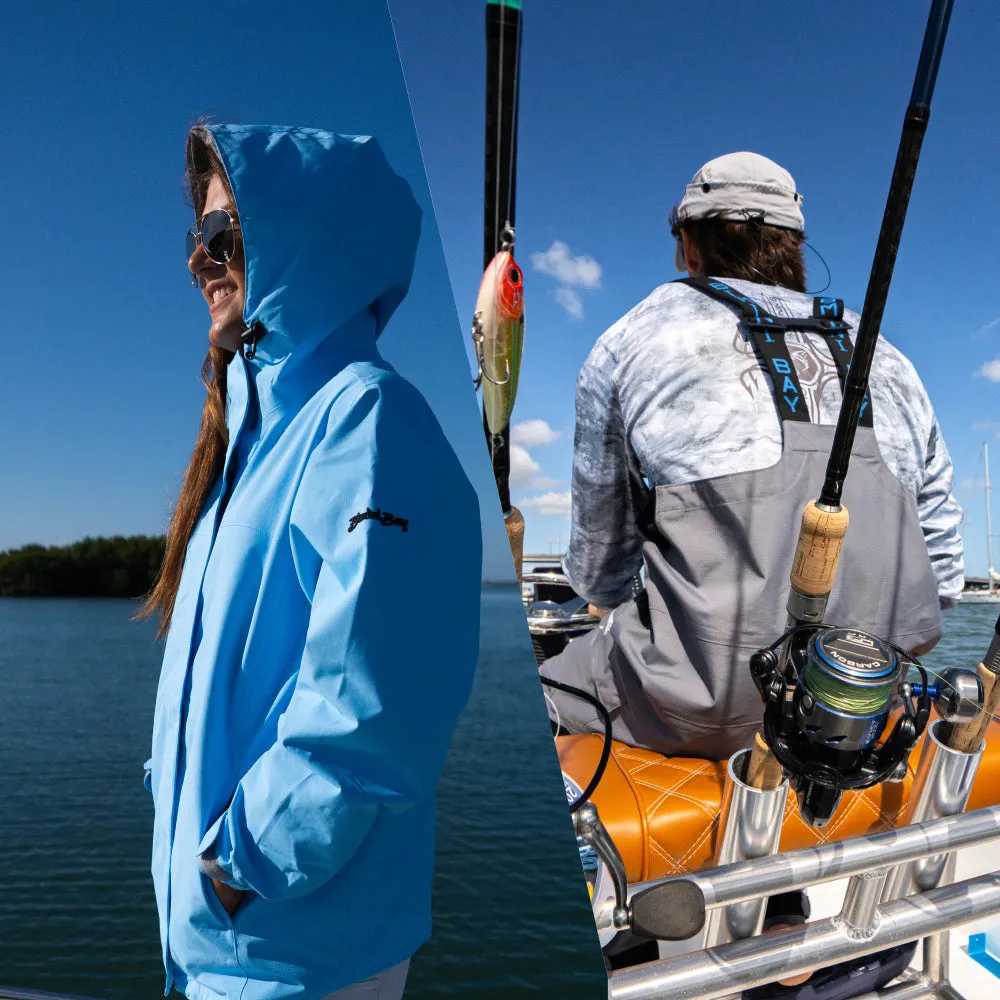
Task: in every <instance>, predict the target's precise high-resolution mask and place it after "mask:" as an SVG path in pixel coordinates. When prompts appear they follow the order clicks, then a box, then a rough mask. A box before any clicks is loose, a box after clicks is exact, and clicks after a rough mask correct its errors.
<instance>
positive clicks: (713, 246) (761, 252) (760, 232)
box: [670, 205, 806, 292]
mask: <svg viewBox="0 0 1000 1000" xmlns="http://www.w3.org/2000/svg"><path fill="white" fill-rule="evenodd" d="M681 230H683V231H684V232H685V233H687V235H688V239H690V240H691V242H692V243H694V245H695V247H696V249H697V250H698V254H699V256H700V257H701V272H702V274H704V275H706V276H707V277H712V278H743V279H745V280H746V281H756V282H758V283H761V284H765V285H782V286H783V287H785V288H790V289H792V290H793V291H796V292H804V291H805V290H806V264H805V260H804V258H803V254H802V246H803V244H804V243H805V240H806V237H805V233H799V232H796V231H795V230H794V229H782V228H781V227H779V226H765V225H763V224H762V223H760V222H758V221H756V220H754V219H749V220H748V221H746V222H743V221H736V220H733V219H725V218H721V217H720V216H718V215H710V216H706V217H705V218H703V219H689V220H686V221H683V222H682V221H681V220H680V218H679V217H678V215H677V206H676V205H675V206H674V207H673V208H672V209H671V211H670V232H671V233H672V234H673V237H674V239H675V240H679V239H680V238H681Z"/></svg>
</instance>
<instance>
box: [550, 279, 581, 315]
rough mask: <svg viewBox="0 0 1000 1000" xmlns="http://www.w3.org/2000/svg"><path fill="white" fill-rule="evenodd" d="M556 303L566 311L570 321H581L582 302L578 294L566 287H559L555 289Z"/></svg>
mask: <svg viewBox="0 0 1000 1000" xmlns="http://www.w3.org/2000/svg"><path fill="white" fill-rule="evenodd" d="M556 302H558V303H559V305H561V306H562V307H563V309H565V310H566V312H567V314H568V315H569V317H570V319H583V300H582V299H581V298H580V294H579V292H577V291H575V290H574V289H572V288H570V287H569V286H567V285H560V286H559V287H558V288H557V289H556Z"/></svg>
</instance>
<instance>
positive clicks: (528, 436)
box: [510, 420, 562, 448]
mask: <svg viewBox="0 0 1000 1000" xmlns="http://www.w3.org/2000/svg"><path fill="white" fill-rule="evenodd" d="M560 437H562V435H561V434H560V433H559V431H554V430H553V429H552V428H551V427H549V425H548V424H547V423H546V422H545V421H544V420H522V421H521V422H520V423H519V424H514V426H513V427H511V429H510V439H511V441H513V442H514V444H519V445H522V446H523V447H525V448H541V447H542V445H546V444H552V442H553V441H556V440H558V439H559V438H560Z"/></svg>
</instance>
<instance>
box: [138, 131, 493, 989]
mask: <svg viewBox="0 0 1000 1000" xmlns="http://www.w3.org/2000/svg"><path fill="white" fill-rule="evenodd" d="M209 131H210V133H211V136H212V137H213V138H214V142H215V144H216V146H217V148H218V152H219V153H220V155H221V158H222V161H223V163H224V164H225V166H226V170H227V172H228V174H229V179H230V182H231V185H232V188H233V192H234V195H235V198H236V202H237V210H238V212H239V215H240V221H241V224H242V231H243V240H244V245H245V253H246V270H247V293H246V309H245V313H244V319H245V321H246V323H247V324H248V325H252V324H253V323H255V322H257V321H259V322H261V323H262V324H263V326H264V328H265V329H266V330H267V333H266V334H265V335H264V336H263V338H262V339H261V340H260V342H259V344H258V346H257V352H256V357H254V358H253V359H252V360H248V359H246V358H245V357H243V356H241V355H237V356H236V357H235V358H234V359H233V361H232V363H231V364H230V365H229V369H228V409H227V422H228V425H229V435H230V441H229V449H228V453H227V455H226V464H225V471H224V473H223V476H222V479H221V480H220V482H219V483H218V484H217V485H216V487H215V489H214V491H213V492H212V494H211V496H210V497H209V499H208V501H207V503H206V506H205V510H204V512H203V514H202V516H201V520H200V521H199V523H198V526H197V528H196V529H195V531H194V534H193V535H192V537H191V540H190V543H189V545H188V549H187V556H186V559H185V563H184V572H183V576H182V578H181V584H180V590H179V592H178V595H177V602H176V605H175V607H174V612H173V619H172V624H171V628H170V633H169V636H168V638H167V643H166V649H165V653H164V658H163V668H162V673H161V676H160V683H159V690H158V692H157V698H156V715H155V722H154V727H153V744H152V758H151V760H150V762H149V771H150V783H151V788H152V792H153V797H154V802H155V809H156V813H155V824H154V834H153V861H152V872H153V879H154V883H155V887H156V899H157V905H158V908H159V916H160V934H161V939H162V943H163V959H164V965H165V967H166V970H167V991H169V989H170V983H171V980H172V981H173V982H174V984H175V985H176V986H177V988H178V989H180V990H182V991H184V992H186V993H187V995H188V996H189V997H192V998H198V1000H201V998H210V997H211V998H215V997H219V996H225V997H240V998H242V1000H258V998H265V997H266V998H274V997H302V998H306V1000H308V998H318V997H322V996H323V995H325V994H327V993H329V992H332V991H334V990H337V989H340V988H342V987H345V986H347V985H349V984H351V983H354V982H356V981H358V980H360V979H364V978H367V977H369V976H372V975H374V974H375V973H378V972H380V971H382V970H384V969H387V968H389V967H391V966H393V965H395V964H397V963H398V962H401V961H403V960H404V959H406V958H407V957H408V956H410V955H411V954H412V953H413V952H414V951H415V950H416V949H417V948H418V947H419V946H420V945H421V944H422V943H423V942H424V941H425V940H426V939H427V937H428V936H429V934H430V929H431V916H430V902H431V875H432V869H433V862H434V825H435V786H436V784H437V779H438V775H439V773H440V771H441V768H442V765H443V763H444V759H445V754H446V751H447V748H448V744H449V741H450V740H451V736H452V732H453V729H454V726H455V723H456V720H457V718H458V716H459V713H460V712H461V710H462V709H463V707H464V706H465V704H466V701H467V699H468V697H469V692H470V688H471V684H472V676H473V671H474V667H475V662H476V655H477V649H478V638H479V591H480V573H481V544H482V542H481V535H480V522H479V509H478V502H477V499H476V494H475V493H474V491H473V488H472V486H471V485H470V483H469V481H468V479H467V477H466V475H465V473H464V472H463V470H462V468H461V466H460V465H459V462H458V459H457V458H456V456H455V454H454V452H453V451H452V449H451V447H450V445H449V444H448V441H447V440H446V438H445V436H444V434H443V433H442V431H441V428H440V427H439V425H438V423H437V421H436V420H435V418H434V416H433V415H432V413H431V410H430V409H429V407H428V405H427V403H426V402H425V400H424V399H423V397H422V396H421V395H420V393H419V392H418V391H417V390H416V389H415V388H414V387H413V386H412V385H410V384H409V383H408V382H407V381H405V380H404V379H403V378H402V377H401V376H400V375H398V374H397V373H396V372H395V371H394V370H393V369H392V368H391V367H390V366H389V364H388V363H387V362H385V361H384V360H382V358H381V357H380V356H379V354H378V351H377V349H376V345H375V342H376V338H377V337H378V335H379V333H380V332H381V330H382V328H383V327H384V326H385V324H386V322H387V321H388V319H389V317H390V315H391V314H392V312H393V310H394V309H395V307H396V306H397V305H398V304H399V302H400V301H401V300H402V298H403V296H404V295H405V294H406V289H407V286H408V283H409V280H410V276H411V273H412V268H413V261H414V256H415V252H416V244H417V240H418V236H419V230H420V210H419V207H418V206H417V204H416V202H415V201H414V199H413V196H412V194H411V192H410V189H409V187H408V186H407V184H406V183H405V181H403V180H402V179H401V178H399V177H398V176H396V175H395V174H394V173H393V172H392V171H391V169H390V168H389V166H388V164H387V162H386V160H385V158H384V156H383V154H382V151H381V149H380V148H379V146H378V143H377V142H376V141H375V140H374V139H370V138H364V137H360V138H358V137H350V136H340V135H333V134H330V133H326V132H318V131H314V130H309V129H292V128H245V127H235V126H214V127H211V128H210V130H209ZM435 329H436V326H435V324H433V323H431V322H428V324H427V326H426V328H423V329H422V328H419V327H415V328H414V329H413V330H412V331H411V335H412V336H413V337H426V336H430V335H433V334H432V332H431V331H433V330H435ZM227 479H228V481H229V482H230V486H229V488H228V501H227V502H223V499H224V498H223V493H224V490H223V483H225V482H227ZM445 552H449V553H454V554H455V556H454V558H452V557H449V558H448V565H449V580H448V589H449V594H450V596H449V614H448V620H447V622H442V621H441V619H440V618H439V617H437V616H435V615H434V613H433V607H434V602H433V601H432V600H429V595H431V594H433V592H434V586H435V576H436V572H437V569H438V567H439V566H440V562H441V559H442V557H443V556H444V553H445ZM213 859H214V860H213ZM213 865H217V866H219V868H221V869H222V870H224V871H225V872H228V873H230V877H227V878H226V881H227V882H228V883H229V884H230V885H232V886H234V887H236V888H239V889H244V890H246V891H247V893H248V895H247V896H246V897H245V900H244V902H243V904H242V906H241V907H240V909H239V910H238V911H237V912H236V914H235V917H234V918H233V919H230V918H229V917H228V916H227V914H226V912H225V910H224V909H223V907H222V906H221V904H220V903H219V901H218V899H217V898H216V896H215V893H214V891H213V889H212V886H211V883H210V881H209V878H208V877H207V875H206V874H205V873H204V871H203V868H208V869H211V868H212V867H213ZM219 868H216V870H217V871H218V870H219Z"/></svg>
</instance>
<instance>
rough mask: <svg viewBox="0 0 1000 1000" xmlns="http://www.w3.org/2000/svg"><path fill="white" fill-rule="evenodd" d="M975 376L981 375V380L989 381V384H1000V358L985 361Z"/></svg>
mask: <svg viewBox="0 0 1000 1000" xmlns="http://www.w3.org/2000/svg"><path fill="white" fill-rule="evenodd" d="M976 374H977V375H982V377H983V378H985V379H989V380H990V381H991V382H1000V358H997V359H996V360H994V361H987V362H986V363H985V364H984V365H983V367H982V368H980V369H979V371H977V372H976Z"/></svg>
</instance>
